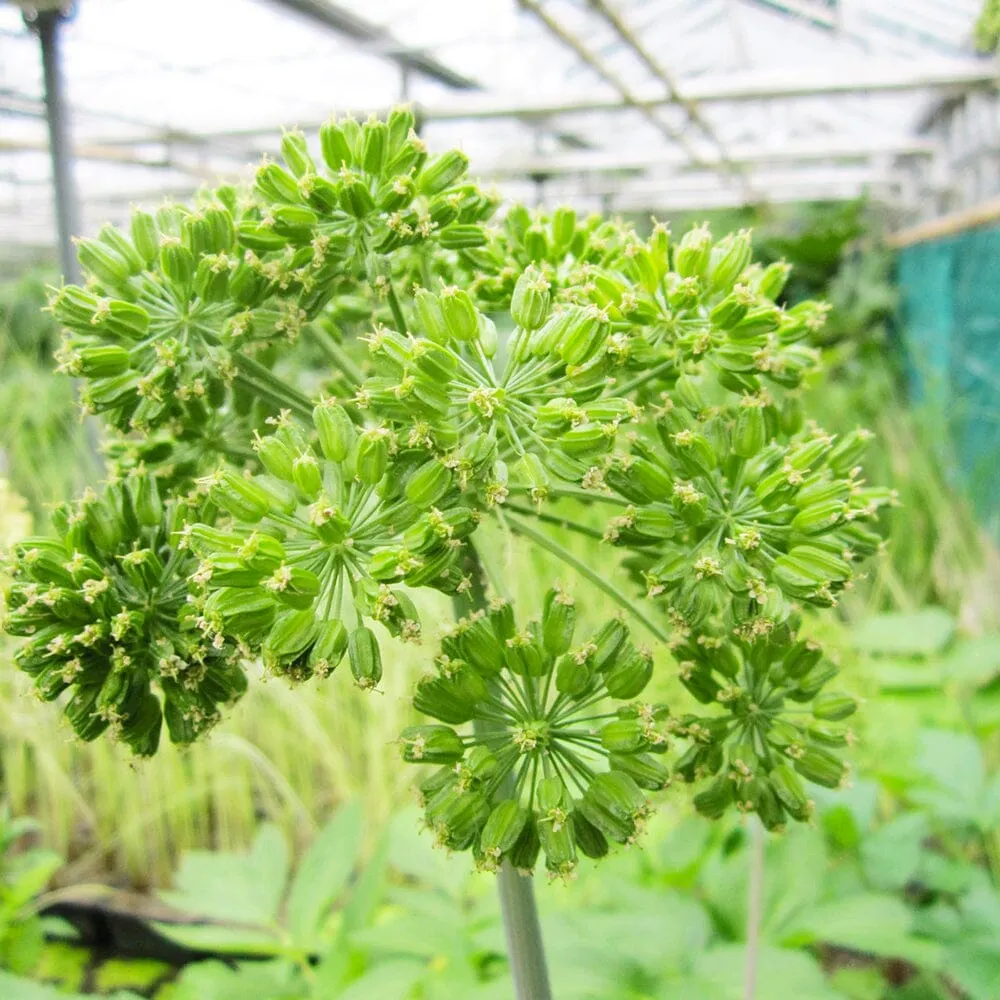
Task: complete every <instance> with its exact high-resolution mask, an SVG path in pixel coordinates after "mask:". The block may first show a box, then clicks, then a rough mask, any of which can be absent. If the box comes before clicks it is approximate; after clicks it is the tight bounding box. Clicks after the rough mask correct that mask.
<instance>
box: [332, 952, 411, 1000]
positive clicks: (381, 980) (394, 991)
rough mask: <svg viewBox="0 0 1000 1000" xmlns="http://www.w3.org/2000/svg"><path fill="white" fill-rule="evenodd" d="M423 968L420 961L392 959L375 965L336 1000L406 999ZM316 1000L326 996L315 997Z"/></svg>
mask: <svg viewBox="0 0 1000 1000" xmlns="http://www.w3.org/2000/svg"><path fill="white" fill-rule="evenodd" d="M424 968H425V967H424V965H423V963H422V962H405V961H392V962H386V963H385V964H384V965H376V966H375V968H374V969H372V970H371V971H370V972H366V973H365V975H363V976H362V977H361V978H360V979H356V980H355V981H354V982H353V983H351V985H350V986H348V987H347V989H346V990H344V992H343V993H341V994H340V995H339V996H338V997H337V1000H406V998H407V997H409V996H411V995H412V990H413V987H414V985H415V983H416V982H417V980H418V979H420V977H421V976H422V975H423V972H424ZM317 1000H327V998H326V997H317Z"/></svg>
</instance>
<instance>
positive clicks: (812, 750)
mask: <svg viewBox="0 0 1000 1000" xmlns="http://www.w3.org/2000/svg"><path fill="white" fill-rule="evenodd" d="M795 770H796V771H798V772H799V774H801V775H802V777H803V778H805V779H807V780H808V781H812V782H814V783H815V784H817V785H823V786H824V787H825V788H837V787H838V786H839V785H840V784H841V783H842V782H843V781H844V779H845V778H846V777H847V767H846V765H845V764H844V762H843V761H842V760H840V758H839V757H835V756H834V755H833V754H832V753H830V752H829V751H828V750H823V749H821V748H819V747H807V748H806V749H805V750H804V751H803V753H802V755H801V756H800V757H797V758H796V759H795Z"/></svg>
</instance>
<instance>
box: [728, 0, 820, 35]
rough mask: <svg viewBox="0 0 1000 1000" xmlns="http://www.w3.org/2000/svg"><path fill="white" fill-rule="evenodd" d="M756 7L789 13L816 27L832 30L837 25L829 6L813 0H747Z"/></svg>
mask: <svg viewBox="0 0 1000 1000" xmlns="http://www.w3.org/2000/svg"><path fill="white" fill-rule="evenodd" d="M747 2H748V3H752V4H754V5H755V6H757V7H766V8H767V9H768V10H771V11H776V12H777V13H779V14H789V15H791V16H792V17H797V18H801V19H802V20H803V21H807V22H808V23H809V24H812V25H814V26H815V27H817V28H825V29H826V30H828V31H833V30H834V29H835V28H836V27H837V16H836V14H834V13H833V12H832V11H831V10H830V8H829V7H826V6H825V5H823V6H822V7H821V6H820V5H819V4H817V3H816V2H815V0H747Z"/></svg>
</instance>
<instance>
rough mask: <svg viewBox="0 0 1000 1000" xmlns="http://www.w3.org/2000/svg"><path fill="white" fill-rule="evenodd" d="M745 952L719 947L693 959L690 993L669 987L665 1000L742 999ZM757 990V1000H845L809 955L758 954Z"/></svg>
mask: <svg viewBox="0 0 1000 1000" xmlns="http://www.w3.org/2000/svg"><path fill="white" fill-rule="evenodd" d="M745 973H746V949H745V948H744V947H743V946H742V945H719V946H717V947H715V948H709V949H708V950H707V951H704V952H701V953H700V954H699V955H696V956H695V957H694V961H693V968H692V972H691V977H690V980H689V981H688V983H687V984H682V985H683V986H684V988H685V989H686V990H687V992H681V991H680V990H679V989H677V988H673V989H672V988H671V987H670V986H667V987H666V988H665V989H664V990H662V991H661V992H660V993H659V994H658V998H662V1000H694V998H695V997H697V998H698V1000H701V998H702V997H710V998H711V1000H716V998H718V1000H743V997H744V996H745V993H744V980H745ZM756 985H757V989H756V991H755V993H754V1000H792V998H794V1000H843V998H842V996H841V995H840V994H838V993H836V992H835V991H834V990H833V989H832V988H831V987H830V986H829V985H828V984H827V982H826V981H825V979H824V978H823V971H822V969H821V968H820V967H819V964H818V963H817V962H816V960H815V959H814V958H813V957H812V955H810V954H809V953H808V952H803V951H786V950H785V949H783V948H770V947H763V948H761V949H760V950H759V952H758V954H757V983H756Z"/></svg>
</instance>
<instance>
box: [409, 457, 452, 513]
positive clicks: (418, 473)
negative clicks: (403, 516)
mask: <svg viewBox="0 0 1000 1000" xmlns="http://www.w3.org/2000/svg"><path fill="white" fill-rule="evenodd" d="M451 483H452V474H451V470H450V469H449V468H448V467H447V466H445V465H443V464H442V463H441V462H440V461H438V460H437V459H436V458H432V459H430V461H428V462H425V463H424V464H423V465H421V466H419V467H418V468H417V469H415V470H414V471H413V473H412V474H411V475H410V478H409V479H408V480H407V481H406V487H405V489H404V493H405V494H406V499H407V500H409V501H410V503H412V504H414V505H415V506H417V507H422V508H426V507H433V506H434V505H435V504H436V503H438V501H439V500H441V499H442V498H443V497H444V495H445V494H446V493H447V492H448V491H449V490H450V489H451Z"/></svg>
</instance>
